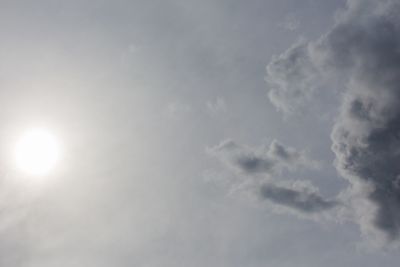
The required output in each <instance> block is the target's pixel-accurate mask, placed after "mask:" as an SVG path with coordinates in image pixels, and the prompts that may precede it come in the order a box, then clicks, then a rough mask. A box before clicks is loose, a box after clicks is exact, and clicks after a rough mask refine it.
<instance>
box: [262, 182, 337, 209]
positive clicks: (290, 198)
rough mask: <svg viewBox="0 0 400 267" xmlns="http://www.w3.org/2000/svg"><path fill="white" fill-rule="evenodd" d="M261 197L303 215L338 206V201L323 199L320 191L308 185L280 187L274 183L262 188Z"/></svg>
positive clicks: (298, 184) (296, 184)
mask: <svg viewBox="0 0 400 267" xmlns="http://www.w3.org/2000/svg"><path fill="white" fill-rule="evenodd" d="M260 195H261V197H262V198H263V199H266V200H269V201H270V202H272V203H273V204H276V205H278V206H279V207H282V208H286V209H289V210H291V211H294V212H296V213H300V214H301V215H306V216H307V215H313V214H319V213H321V212H324V211H328V210H331V209H332V208H334V207H336V206H338V204H339V203H338V201H336V200H327V199H325V198H323V197H322V196H321V195H320V194H319V192H318V189H317V188H316V187H314V186H312V185H311V184H308V183H304V182H303V183H293V184H291V185H286V186H280V185H277V184H273V183H268V184H264V185H262V186H261V187H260Z"/></svg>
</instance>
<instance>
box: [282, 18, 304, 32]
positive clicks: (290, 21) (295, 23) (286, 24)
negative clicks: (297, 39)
mask: <svg viewBox="0 0 400 267" xmlns="http://www.w3.org/2000/svg"><path fill="white" fill-rule="evenodd" d="M279 26H280V27H282V28H284V29H286V30H288V31H295V30H297V29H298V28H299V27H300V20H299V19H298V18H297V17H296V16H295V15H294V14H288V15H287V16H285V19H284V20H283V22H281V23H280V24H279Z"/></svg>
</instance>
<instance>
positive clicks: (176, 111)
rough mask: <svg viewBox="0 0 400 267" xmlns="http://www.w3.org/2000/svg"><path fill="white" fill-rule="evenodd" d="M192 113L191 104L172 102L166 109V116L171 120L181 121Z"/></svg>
mask: <svg viewBox="0 0 400 267" xmlns="http://www.w3.org/2000/svg"><path fill="white" fill-rule="evenodd" d="M191 112H192V107H191V106H190V105H189V104H186V103H181V102H170V103H168V105H167V107H166V115H167V117H168V118H171V119H180V118H183V117H184V116H185V115H187V114H189V113H191Z"/></svg>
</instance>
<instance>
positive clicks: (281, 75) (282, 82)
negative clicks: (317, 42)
mask: <svg viewBox="0 0 400 267" xmlns="http://www.w3.org/2000/svg"><path fill="white" fill-rule="evenodd" d="M317 74H318V69H317V67H316V65H315V62H314V59H313V56H312V52H311V46H310V45H309V43H307V42H306V41H305V40H300V41H299V42H298V43H296V44H294V45H293V46H292V47H291V48H289V49H288V50H287V51H286V52H285V53H283V54H281V55H279V56H275V57H274V58H273V59H272V60H271V62H270V63H269V64H268V66H267V75H266V77H265V80H266V82H267V84H268V86H269V89H270V90H269V93H268V97H269V99H270V101H271V102H272V104H273V105H274V106H275V107H276V108H277V109H278V110H279V111H282V112H284V113H286V114H293V113H294V112H296V111H299V110H302V109H303V108H304V106H305V104H306V103H308V101H309V100H310V99H312V97H313V95H314V92H315V89H316V87H317V79H316V78H317V77H318V75H317Z"/></svg>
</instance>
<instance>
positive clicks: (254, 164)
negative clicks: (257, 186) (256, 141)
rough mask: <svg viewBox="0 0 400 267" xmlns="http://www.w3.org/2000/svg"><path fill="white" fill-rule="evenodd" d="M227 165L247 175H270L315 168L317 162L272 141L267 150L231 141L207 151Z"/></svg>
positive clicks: (304, 154) (301, 152) (302, 152)
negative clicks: (283, 171) (301, 168)
mask: <svg viewBox="0 0 400 267" xmlns="http://www.w3.org/2000/svg"><path fill="white" fill-rule="evenodd" d="M208 152H209V153H210V154H212V155H215V156H217V157H218V158H219V159H221V160H222V161H224V162H225V163H227V164H228V165H230V166H232V167H234V168H236V169H238V170H239V171H241V172H243V173H247V174H257V173H258V174H266V175H272V174H275V173H277V172H280V171H282V170H284V169H286V170H294V169H296V168H299V167H308V168H315V167H316V166H317V165H318V164H317V162H315V161H313V160H310V159H309V158H308V157H307V155H306V153H305V152H304V151H298V150H296V149H294V148H291V147H286V146H284V145H283V144H281V143H279V142H278V141H276V140H274V141H272V142H271V144H270V145H269V147H267V148H259V149H252V148H249V147H246V146H243V145H239V144H237V143H236V142H234V141H232V140H225V141H223V142H221V143H220V144H219V145H217V146H214V147H212V148H209V149H208Z"/></svg>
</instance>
